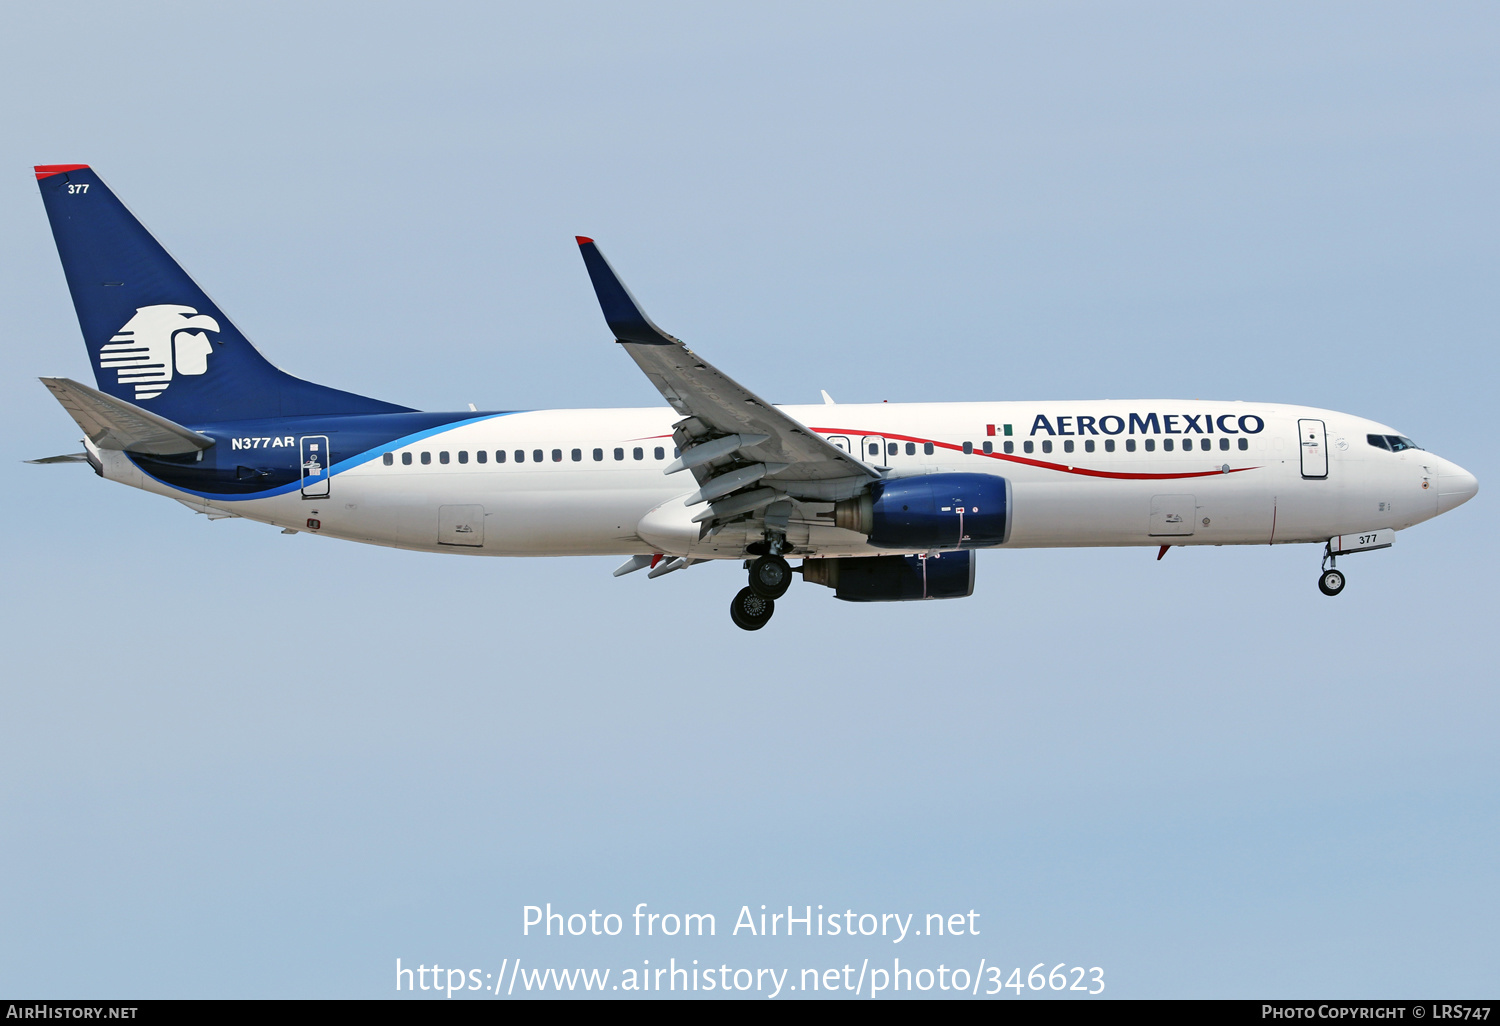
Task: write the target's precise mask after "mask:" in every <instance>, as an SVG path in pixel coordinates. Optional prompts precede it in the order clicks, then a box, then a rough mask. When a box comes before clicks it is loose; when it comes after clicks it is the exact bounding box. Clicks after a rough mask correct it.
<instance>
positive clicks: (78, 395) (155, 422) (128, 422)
mask: <svg viewBox="0 0 1500 1026" xmlns="http://www.w3.org/2000/svg"><path fill="white" fill-rule="evenodd" d="M42 384H44V385H46V386H47V389H48V390H49V391H50V392H51V393H52V394H53V395H54V396H56V397H57V401H58V402H60V403H62V407H63V409H65V410H67V411H68V414H69V416H71V417H72V418H73V419H74V420H76V421H77V422H78V426H79V427H81V428H83V433H84V434H85V435H88V438H89V441H91V442H93V443H94V444H95V445H97V446H98V447H99V448H101V449H122V450H124V451H125V452H138V453H144V454H146V455H151V456H172V455H177V454H180V453H188V452H197V451H201V450H203V449H207V448H209V447H210V446H212V445H213V444H214V440H213V439H212V438H209V437H208V436H207V435H203V434H199V433H198V432H196V431H194V430H192V429H191V428H185V427H183V426H182V425H181V424H177V423H174V422H172V421H170V420H168V419H167V418H165V417H160V416H157V415H156V414H154V413H151V412H149V411H147V410H143V409H141V408H140V407H139V406H136V405H134V404H132V403H127V402H126V401H125V400H123V399H116V398H115V397H114V396H109V395H105V394H104V393H103V392H100V391H99V390H98V389H94V388H90V387H89V386H87V385H82V384H79V383H78V382H76V381H73V380H72V379H70V378H42Z"/></svg>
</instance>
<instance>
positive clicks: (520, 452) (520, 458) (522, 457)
mask: <svg viewBox="0 0 1500 1026" xmlns="http://www.w3.org/2000/svg"><path fill="white" fill-rule="evenodd" d="M516 462H517V463H525V462H526V450H525V449H517V450H516Z"/></svg>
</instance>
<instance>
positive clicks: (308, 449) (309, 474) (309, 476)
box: [299, 435, 332, 499]
mask: <svg viewBox="0 0 1500 1026" xmlns="http://www.w3.org/2000/svg"><path fill="white" fill-rule="evenodd" d="M299 444H300V449H299V451H300V452H301V455H302V497H303V498H304V499H326V498H328V483H329V477H328V467H329V465H330V463H331V462H332V461H331V460H330V459H329V458H328V456H329V453H328V436H327V435H303V436H302V438H301V440H300V443H299Z"/></svg>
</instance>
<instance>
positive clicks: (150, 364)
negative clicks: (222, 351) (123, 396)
mask: <svg viewBox="0 0 1500 1026" xmlns="http://www.w3.org/2000/svg"><path fill="white" fill-rule="evenodd" d="M218 330H219V322H218V321H216V320H214V319H213V318H212V317H209V316H208V315H207V314H200V313H198V311H197V310H194V309H193V308H192V307H190V306H175V305H173V304H170V303H163V304H160V305H157V306H143V307H141V308H139V309H138V310H136V312H135V316H134V317H132V318H130V320H128V321H126V322H125V326H124V327H122V328H121V329H120V330H119V331H117V332H115V333H114V335H113V336H112V337H111V338H110V340H109V341H108V342H106V343H105V344H104V345H103V346H101V347H100V349H99V365H100V366H101V367H103V368H104V369H106V370H113V371H115V372H116V374H117V375H118V378H117V380H118V382H119V384H120V385H121V386H122V387H124V386H130V387H133V388H134V389H135V398H136V399H138V400H140V399H155V398H156V397H157V396H159V395H161V394H162V393H163V392H165V391H166V390H167V387H168V386H169V385H171V383H172V374H173V372H174V371H175V372H176V373H178V374H185V375H188V376H192V375H197V374H204V373H206V372H207V371H208V356H209V354H210V353H212V352H213V349H214V347H213V343H212V342H210V341H209V338H208V335H207V334H205V332H209V331H218Z"/></svg>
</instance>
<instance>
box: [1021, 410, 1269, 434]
mask: <svg viewBox="0 0 1500 1026" xmlns="http://www.w3.org/2000/svg"><path fill="white" fill-rule="evenodd" d="M1265 429H1266V422H1265V421H1264V420H1262V419H1260V418H1259V417H1257V416H1256V415H1255V414H1253V413H1245V414H1234V413H1221V414H1218V415H1215V414H1212V413H1161V414H1157V413H1148V414H1146V415H1144V416H1142V415H1141V414H1139V413H1128V414H1126V415H1125V416H1123V417H1121V416H1119V415H1118V414H1114V413H1108V414H1105V415H1104V416H1102V417H1090V416H1087V415H1086V414H1081V413H1080V414H1075V415H1071V416H1067V417H1056V416H1055V417H1052V418H1051V419H1048V417H1047V415H1046V414H1044V413H1038V414H1037V415H1036V420H1034V421H1032V422H1031V432H1030V433H1031V434H1032V435H1035V434H1037V433H1038V432H1041V433H1042V434H1048V435H1058V436H1065V435H1215V434H1218V435H1258V434H1260V433H1261V432H1262V431H1264V430H1265Z"/></svg>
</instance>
